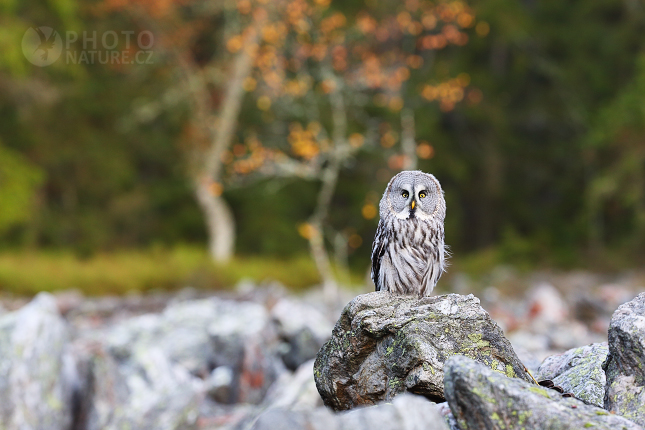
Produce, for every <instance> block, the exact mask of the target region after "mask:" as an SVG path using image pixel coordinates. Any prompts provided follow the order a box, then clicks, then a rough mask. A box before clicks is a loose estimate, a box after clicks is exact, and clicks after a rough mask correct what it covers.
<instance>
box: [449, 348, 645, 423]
mask: <svg viewBox="0 0 645 430" xmlns="http://www.w3.org/2000/svg"><path fill="white" fill-rule="evenodd" d="M445 384H446V388H445V389H446V398H447V399H448V404H449V405H450V409H451V410H452V413H453V415H454V416H455V418H456V419H457V423H458V425H459V428H460V429H462V430H466V429H473V430H474V429H477V430H480V429H487V430H488V429H526V430H540V429H550V430H556V429H562V430H564V429H585V428H593V429H607V430H610V429H612V430H616V429H621V430H627V429H630V430H635V429H641V427H640V426H639V425H638V424H635V423H633V422H631V421H629V420H628V419H626V418H623V417H620V416H617V415H612V414H610V413H609V412H607V411H606V410H604V409H601V408H597V407H595V406H590V405H586V404H584V403H583V402H581V401H579V400H576V399H573V398H563V397H562V396H561V395H560V394H559V393H558V392H556V391H554V390H548V389H545V388H542V387H538V386H536V385H534V384H530V383H527V382H524V381H521V380H519V379H517V378H507V377H505V376H504V375H501V374H500V373H498V372H494V371H492V370H491V369H489V368H488V367H486V366H484V365H482V364H480V363H477V362H475V361H474V360H471V359H470V358H468V357H464V356H455V357H451V358H450V359H449V360H448V361H447V362H446V369H445Z"/></svg>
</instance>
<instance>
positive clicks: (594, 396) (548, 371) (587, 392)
mask: <svg viewBox="0 0 645 430" xmlns="http://www.w3.org/2000/svg"><path fill="white" fill-rule="evenodd" d="M608 352H609V349H608V348H607V343H606V342H603V343H593V344H591V345H587V346H581V347H580V348H573V349H570V350H568V351H566V352H563V353H562V354H557V355H552V356H550V357H547V358H546V360H544V362H543V363H542V364H541V365H540V368H539V369H538V371H537V376H536V377H537V378H538V379H551V380H552V381H553V383H554V384H555V385H559V386H560V387H562V388H563V389H564V391H565V392H567V393H573V394H574V395H575V396H576V397H577V398H578V399H580V400H582V401H583V402H585V403H588V404H590V405H594V406H598V407H599V408H602V407H603V405H604V397H605V382H606V380H605V371H604V370H603V369H602V363H603V362H604V361H605V359H606V358H607V353H608Z"/></svg>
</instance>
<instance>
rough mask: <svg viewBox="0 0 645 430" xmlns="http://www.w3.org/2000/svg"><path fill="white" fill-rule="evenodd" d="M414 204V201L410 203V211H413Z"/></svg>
mask: <svg viewBox="0 0 645 430" xmlns="http://www.w3.org/2000/svg"><path fill="white" fill-rule="evenodd" d="M415 204H416V202H415V201H414V200H412V203H410V209H414V205H415Z"/></svg>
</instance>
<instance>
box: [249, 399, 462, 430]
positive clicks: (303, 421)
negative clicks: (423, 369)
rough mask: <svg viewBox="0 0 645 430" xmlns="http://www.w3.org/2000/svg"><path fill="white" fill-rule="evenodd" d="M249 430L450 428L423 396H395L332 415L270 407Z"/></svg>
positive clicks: (406, 429) (436, 429)
mask: <svg viewBox="0 0 645 430" xmlns="http://www.w3.org/2000/svg"><path fill="white" fill-rule="evenodd" d="M251 428H252V430H374V429H379V430H449V429H448V426H447V425H446V424H445V422H444V420H443V419H442V417H441V415H440V414H439V411H438V410H437V406H436V405H435V404H434V403H432V402H429V401H428V400H426V399H424V398H423V397H419V396H414V395H411V394H407V395H401V396H398V397H397V398H396V399H394V401H393V402H392V403H383V404H379V405H376V406H370V407H366V408H358V409H356V410H353V411H349V412H343V413H340V414H334V413H333V412H331V411H330V410H329V409H327V408H324V407H323V408H317V409H314V410H300V411H293V410H286V409H270V410H268V411H266V412H264V413H263V414H262V415H260V416H259V417H258V419H257V421H256V422H255V423H254V424H253V426H252V427H251Z"/></svg>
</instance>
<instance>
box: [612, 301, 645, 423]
mask: <svg viewBox="0 0 645 430" xmlns="http://www.w3.org/2000/svg"><path fill="white" fill-rule="evenodd" d="M644 363H645V293H641V294H639V295H638V296H637V297H636V298H635V299H634V300H632V301H630V302H627V303H625V304H623V305H621V306H620V307H619V308H618V309H617V310H616V312H614V315H613V316H612V318H611V324H610V325H609V356H608V357H607V361H606V362H605V364H604V366H603V367H604V369H605V372H606V374H607V387H606V391H605V409H607V410H609V411H612V412H615V413H617V414H620V415H623V416H625V417H627V418H629V419H631V420H633V421H635V422H637V423H639V424H641V425H645V368H644V367H643V366H644Z"/></svg>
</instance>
